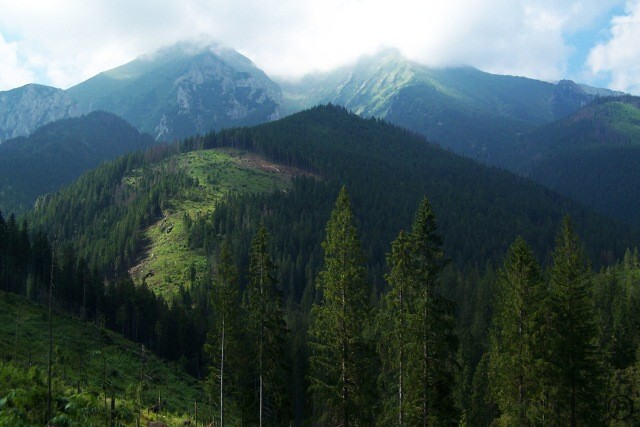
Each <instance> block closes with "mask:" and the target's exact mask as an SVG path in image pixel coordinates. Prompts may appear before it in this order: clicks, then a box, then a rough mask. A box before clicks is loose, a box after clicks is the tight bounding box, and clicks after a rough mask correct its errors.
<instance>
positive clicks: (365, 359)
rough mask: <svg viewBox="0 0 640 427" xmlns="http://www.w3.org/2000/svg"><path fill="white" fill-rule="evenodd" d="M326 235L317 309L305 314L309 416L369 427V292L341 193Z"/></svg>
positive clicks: (346, 198) (330, 422)
mask: <svg viewBox="0 0 640 427" xmlns="http://www.w3.org/2000/svg"><path fill="white" fill-rule="evenodd" d="M326 233H327V234H326V239H325V240H324V242H323V243H322V247H323V249H324V253H325V258H324V260H325V267H324V269H323V270H322V271H321V272H320V274H319V276H318V291H319V292H320V297H319V303H318V304H314V305H313V307H312V309H311V326H310V336H311V343H310V345H311V349H312V356H311V358H310V370H311V374H310V378H309V380H310V383H311V385H310V391H311V392H312V394H313V399H314V405H315V408H314V411H315V413H316V415H315V416H316V418H317V419H318V421H319V422H320V423H322V424H324V425H335V426H344V427H347V426H349V425H352V426H353V425H370V424H371V422H372V419H371V414H370V413H371V409H372V403H371V397H372V394H373V391H374V390H373V387H372V386H371V385H370V378H371V376H372V375H370V372H368V364H369V362H370V360H371V344H370V340H368V339H367V337H365V333H366V329H367V327H368V325H369V320H370V316H371V310H370V308H369V304H368V297H369V287H368V286H367V283H366V281H365V278H364V256H363V254H362V249H361V247H360V241H359V240H358V236H357V231H356V227H355V225H354V220H353V214H352V212H351V204H350V201H349V196H348V195H347V190H346V188H345V187H343V188H342V189H341V190H340V193H339V195H338V199H337V202H336V205H335V208H334V209H333V212H332V213H331V218H330V219H329V222H328V224H327V229H326Z"/></svg>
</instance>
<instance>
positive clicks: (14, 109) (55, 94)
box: [0, 84, 81, 142]
mask: <svg viewBox="0 0 640 427" xmlns="http://www.w3.org/2000/svg"><path fill="white" fill-rule="evenodd" d="M80 114H81V111H80V109H79V108H78V107H77V103H76V102H75V101H74V100H73V99H72V98H71V97H70V96H69V95H68V94H67V93H66V92H65V91H63V90H62V89H56V88H53V87H49V86H42V85H35V84H30V85H26V86H22V87H20V88H17V89H12V90H9V91H6V92H0V142H3V141H6V140H8V139H11V138H15V137H18V136H27V135H29V134H30V133H31V132H32V131H34V130H35V129H37V128H38V127H40V126H42V125H45V124H47V123H50V122H53V121H55V120H59V119H64V118H68V117H75V116H78V115H80Z"/></svg>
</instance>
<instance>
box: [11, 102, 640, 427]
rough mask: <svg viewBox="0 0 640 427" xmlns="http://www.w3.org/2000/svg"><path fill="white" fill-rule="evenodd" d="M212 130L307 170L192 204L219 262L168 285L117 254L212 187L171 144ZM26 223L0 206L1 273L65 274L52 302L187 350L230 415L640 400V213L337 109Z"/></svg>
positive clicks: (168, 353) (599, 415) (245, 136)
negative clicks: (635, 225) (171, 288)
mask: <svg viewBox="0 0 640 427" xmlns="http://www.w3.org/2000/svg"><path fill="white" fill-rule="evenodd" d="M213 147H235V148H239V149H243V150H249V151H252V152H256V153H258V154H260V155H261V156H263V157H264V158H267V159H270V160H272V161H274V162H277V163H279V164H282V165H287V166H295V167H297V168H299V169H301V170H305V171H307V172H308V173H309V174H312V176H307V177H304V176H300V177H298V178H295V179H294V180H293V181H292V183H291V187H289V188H287V189H284V190H282V189H280V190H277V191H275V192H267V193H262V194H244V195H243V194H241V195H233V194H230V195H229V196H228V197H227V198H226V201H223V202H222V203H220V204H218V205H217V206H216V207H215V209H214V210H213V212H212V213H210V214H207V215H202V216H197V217H195V218H187V217H185V226H186V227H187V229H188V232H189V236H190V239H189V242H190V243H189V245H190V247H191V248H192V249H193V250H198V251H203V253H205V254H206V257H207V260H208V263H207V266H206V267H205V268H196V269H192V270H191V271H189V266H185V267H184V268H185V269H186V270H187V272H188V274H185V275H184V276H183V277H184V278H185V279H184V280H183V282H182V283H181V286H180V287H179V290H178V292H177V293H176V294H175V295H174V296H173V297H171V298H169V299H168V300H167V299H164V298H161V297H159V296H157V295H156V294H154V291H153V289H149V288H148V287H147V286H146V284H144V282H143V283H134V282H133V281H132V280H131V279H130V278H129V277H128V276H127V275H126V274H124V276H121V275H120V273H125V272H126V268H127V267H130V266H131V264H132V263H133V262H135V261H136V260H135V256H136V253H137V248H139V245H140V244H141V238H142V237H141V236H142V235H141V233H140V231H141V230H142V229H143V228H144V227H145V226H147V225H148V224H150V223H153V222H154V221H158V219H159V218H161V216H162V212H163V210H165V209H166V208H167V203H169V200H170V198H171V197H172V195H173V196H175V195H176V194H177V195H180V194H187V193H188V191H185V190H187V189H189V188H192V187H194V188H197V186H198V185H199V183H198V182H196V181H194V180H193V179H192V178H190V177H189V176H188V175H187V174H185V173H184V171H181V170H180V169H179V168H175V167H172V164H173V163H172V161H171V159H172V156H174V155H175V154H177V153H179V152H185V151H191V150H199V149H208V148H213ZM158 165H160V167H159V166H158ZM176 178H177V179H176ZM131 184H134V185H131ZM343 186H345V187H343ZM425 196H428V199H427V198H425ZM336 198H337V202H335V201H336ZM334 202H335V204H334ZM128 207H129V209H128ZM85 208H87V209H88V211H85ZM566 213H569V214H570V216H571V218H572V219H571V220H569V219H568V218H565V219H564V220H563V218H564V217H565V214H566ZM62 218H64V222H63V221H61V219H62ZM28 221H29V222H26V221H24V222H21V220H16V219H15V218H14V217H12V216H9V217H8V218H7V219H4V218H3V220H2V221H1V222H0V232H2V233H3V238H2V239H1V240H0V242H7V243H4V244H3V246H2V247H0V249H2V252H1V254H2V258H1V260H2V264H0V268H2V275H0V277H2V278H3V282H2V289H3V290H8V291H11V292H14V293H19V294H22V295H25V296H26V297H27V298H31V299H33V300H36V301H40V302H43V300H44V299H45V298H44V295H45V294H46V291H45V289H46V286H47V283H48V282H49V281H50V280H51V278H52V274H53V279H54V282H55V283H57V285H56V296H57V300H56V307H57V309H60V310H65V311H67V312H70V313H73V314H74V315H76V316H78V317H80V318H81V319H85V320H88V321H94V322H102V323H103V324H104V325H105V326H107V327H109V328H112V329H114V330H116V331H118V332H120V333H122V334H123V335H125V336H127V337H129V338H131V339H133V340H135V341H137V342H140V343H144V344H145V345H147V346H148V347H149V348H151V349H152V350H153V351H155V352H157V354H159V355H160V356H162V357H165V358H167V359H173V360H178V361H179V362H180V363H181V364H182V365H183V366H184V367H185V368H187V369H188V370H189V371H190V372H191V373H192V374H193V375H195V376H196V377H198V378H200V379H202V380H203V381H204V384H205V388H206V390H207V391H206V396H208V397H207V399H209V401H211V402H212V405H213V407H214V408H215V409H214V412H215V416H214V417H215V419H216V420H218V422H219V423H220V422H221V423H223V424H224V425H233V424H236V423H240V422H242V423H246V424H262V425H282V424H288V423H289V422H293V423H294V424H298V425H303V424H305V423H313V422H316V423H319V424H320V425H348V424H351V425H374V424H379V425H416V424H423V425H451V424H455V423H458V422H460V421H461V422H463V423H466V424H467V425H488V424H489V423H490V422H491V421H492V420H497V421H496V422H497V423H498V424H500V425H513V424H514V423H520V424H522V423H524V424H528V423H531V424H539V423H545V422H547V421H549V422H552V423H556V424H561V425H564V424H572V423H574V425H582V424H585V423H593V424H610V423H611V422H612V418H611V414H610V411H609V410H608V403H609V401H610V400H611V399H612V398H613V397H614V396H616V395H623V396H625V397H628V398H629V399H631V400H632V401H634V402H635V404H636V405H637V404H638V380H639V370H640V361H639V356H640V354H639V353H638V348H639V340H640V336H639V335H638V331H640V324H639V321H640V319H638V317H637V316H636V315H635V314H634V313H635V311H637V310H635V309H634V307H636V306H637V304H638V303H639V302H640V286H639V285H640V279H638V277H640V273H639V271H640V266H639V261H638V255H637V252H634V251H633V249H628V248H633V247H634V246H636V245H637V242H638V238H637V233H636V231H634V230H633V229H630V228H628V227H626V226H623V225H621V224H619V223H616V222H614V221H609V220H607V219H604V218H602V217H600V216H598V215H596V214H594V213H592V212H589V211H588V210H585V209H584V208H581V207H580V206H579V205H577V204H575V203H572V202H570V201H568V200H566V199H563V198H562V197H560V196H557V195H555V194H554V193H551V192H549V191H547V190H544V189H542V188H541V187H538V186H535V185H533V184H531V183H529V182H527V181H526V180H524V179H520V178H516V177H514V176H513V175H511V174H509V173H507V172H503V171H500V170H495V169H488V168H484V167H481V166H478V165H475V164H474V163H473V162H471V161H468V160H465V159H462V158H459V157H457V156H454V155H451V154H450V153H447V152H446V151H443V150H441V149H439V148H438V147H435V146H433V145H430V144H429V143H428V142H426V141H425V140H424V139H423V138H422V137H419V136H416V135H414V134H411V133H409V132H407V131H405V130H402V129H400V128H397V127H394V126H391V125H389V124H386V123H384V122H381V121H379V120H373V119H371V120H364V119H360V118H358V117H356V116H354V115H352V114H349V113H347V112H346V111H345V110H344V109H342V108H339V107H333V106H327V107H317V108H314V109H312V110H309V111H306V112H303V113H300V114H297V115H294V116H292V117H289V118H287V119H285V120H282V121H278V122H274V123H270V124H266V125H261V126H258V127H254V128H242V129H231V130H226V131H221V132H218V133H212V134H209V135H205V136H203V137H194V138H189V139H187V140H185V141H183V143H182V144H181V145H180V146H173V147H167V148H155V149H153V150H150V151H147V152H146V153H144V154H131V155H128V156H125V157H123V158H120V159H119V160H117V161H116V162H113V163H109V164H106V165H103V166H101V168H99V169H97V170H96V171H94V172H91V173H89V174H87V175H85V176H84V177H83V178H82V179H81V180H80V181H79V182H78V183H77V184H75V185H74V186H72V187H68V188H67V189H65V190H63V191H62V192H61V193H59V194H58V195H54V196H53V197H51V198H50V199H49V200H48V201H47V202H46V203H44V204H43V206H42V209H41V210H38V211H36V212H34V213H33V214H32V216H30V217H29V220H28ZM29 224H33V225H31V226H30V225H29ZM99 224H104V225H103V226H100V225H99ZM324 224H326V228H325V227H324ZM34 230H35V232H34ZM91 230H93V231H91ZM401 230H405V231H401ZM88 231H91V232H92V233H98V232H99V233H101V234H96V235H91V234H86V233H87V232H88ZM45 232H46V233H47V234H48V237H47V235H45ZM98 235H100V236H101V237H99V238H96V236H98ZM112 235H113V236H121V238H120V239H113V238H110V236H112ZM519 235H521V236H522V237H523V239H517V236H519ZM578 236H580V238H578ZM323 241H324V243H321V242H323ZM582 241H584V244H583V243H581V242H582ZM514 242H515V243H514ZM52 247H53V250H52ZM510 247H511V248H510ZM98 248H100V253H102V254H103V255H102V256H96V252H98V250H97V249H98ZM553 248H555V249H553ZM625 250H626V252H625ZM105 251H106V252H105ZM54 253H55V255H54ZM105 253H106V254H108V255H104V254H105ZM505 254H506V259H505ZM115 260H118V263H119V264H118V267H117V268H114V266H115ZM617 260H621V261H617ZM51 265H53V270H51V267H50V266H51ZM51 271H53V273H51ZM523 272H524V273H523ZM105 277H106V278H107V279H108V280H107V282H105ZM523 277H524V279H523ZM14 278H17V280H16V279H14ZM526 292H529V293H528V294H525V293H526ZM568 301H571V303H568ZM516 302H517V303H518V304H520V306H519V307H520V309H519V310H514V309H513V304H514V303H516ZM523 313H525V314H526V316H527V317H526V318H525V317H522V316H524V315H525V314H523ZM518 316H520V317H518ZM354 319H357V320H354ZM519 321H520V322H522V324H523V325H524V324H526V333H522V332H521V330H516V331H515V332H514V330H513V328H512V326H513V325H517V324H518V322H519ZM354 324H355V325H357V328H353V326H354ZM341 325H342V326H341ZM568 325H571V326H572V327H570V328H569V327H567V326H568ZM325 331H334V332H331V333H328V334H327V333H325ZM514 334H515V335H514ZM537 348H543V349H544V351H543V352H537V351H532V350H531V349H537ZM527 349H528V350H527ZM574 350H575V351H574ZM567 352H568V353H567ZM223 361H224V362H223ZM338 361H340V363H338ZM531 366H533V367H534V368H531ZM519 371H520V372H527V373H528V374H527V375H529V376H528V377H526V378H525V377H524V376H518V375H516V374H515V372H519ZM5 405H6V404H5ZM2 410H3V409H2V408H0V411H2ZM0 414H3V412H0ZM25 414H26V415H25V417H27V418H28V417H29V414H28V413H26V412H25ZM616 416H617V415H616ZM515 420H519V421H515ZM631 420H633V419H631ZM209 421H211V420H209Z"/></svg>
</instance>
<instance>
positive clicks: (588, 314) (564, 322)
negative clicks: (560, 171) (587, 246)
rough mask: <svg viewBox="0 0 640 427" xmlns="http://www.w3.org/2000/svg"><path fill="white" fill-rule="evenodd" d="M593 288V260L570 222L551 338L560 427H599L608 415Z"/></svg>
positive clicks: (556, 271) (555, 271) (561, 252)
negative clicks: (585, 426) (593, 426)
mask: <svg viewBox="0 0 640 427" xmlns="http://www.w3.org/2000/svg"><path fill="white" fill-rule="evenodd" d="M591 286H592V283H591V273H590V269H589V265H588V260H587V258H586V256H585V255H584V252H583V249H582V245H581V243H580V241H579V239H578V237H577V236H576V235H575V234H574V232H573V228H572V225H571V221H570V220H569V218H568V217H566V218H565V219H564V221H563V224H562V229H561V231H560V234H559V235H558V238H557V242H556V248H555V250H554V253H553V266H552V267H551V274H550V307H549V308H550V318H549V324H550V328H549V331H548V333H547V336H548V337H549V338H548V339H549V342H550V345H549V362H550V365H551V369H550V371H549V372H548V375H550V378H549V379H548V382H549V383H553V384H554V385H555V386H554V389H553V391H552V393H551V403H552V405H551V406H552V407H551V409H552V411H553V412H552V415H551V416H552V417H553V418H554V419H555V422H556V423H559V424H564V425H571V426H576V425H578V424H589V423H594V422H596V420H601V419H602V415H603V412H602V411H603V408H602V396H601V393H602V391H603V388H604V387H603V386H604V384H603V375H604V367H603V361H602V358H603V354H602V351H601V349H600V347H599V345H598V328H597V323H596V312H595V307H594V303H593V297H592V289H591Z"/></svg>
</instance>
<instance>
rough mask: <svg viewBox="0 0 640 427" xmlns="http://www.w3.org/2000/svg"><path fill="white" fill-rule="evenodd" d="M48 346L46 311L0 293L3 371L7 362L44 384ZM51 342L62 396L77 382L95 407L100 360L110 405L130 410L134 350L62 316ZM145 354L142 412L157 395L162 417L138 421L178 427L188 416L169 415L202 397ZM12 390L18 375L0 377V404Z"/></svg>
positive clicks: (136, 374)
mask: <svg viewBox="0 0 640 427" xmlns="http://www.w3.org/2000/svg"><path fill="white" fill-rule="evenodd" d="M16 325H17V328H16ZM16 330H17V335H16ZM48 341H49V340H48V326H47V312H46V310H45V309H44V308H43V307H41V306H38V305H35V304H32V303H30V302H28V301H26V300H25V299H23V298H21V297H18V296H16V295H13V294H7V293H3V292H0V363H1V364H2V366H3V367H7V366H8V362H7V361H9V360H10V361H11V365H12V366H13V367H16V368H18V369H19V370H22V371H25V370H26V369H27V368H28V367H29V366H38V367H39V368H40V370H41V375H42V376H43V378H44V381H45V382H46V372H47V371H46V369H47V359H48V356H47V355H48ZM53 342H54V347H55V348H56V351H55V352H54V354H57V355H58V358H56V359H54V362H55V364H54V368H53V373H54V376H55V377H56V378H57V380H58V381H57V382H58V384H59V386H58V389H60V387H63V388H66V390H67V391H66V392H65V395H69V394H71V393H72V392H71V391H70V390H75V388H76V387H77V384H78V381H80V385H81V387H82V389H83V391H88V392H89V393H91V394H95V395H98V401H99V402H101V401H102V396H103V395H102V393H101V390H102V388H101V381H102V373H103V368H104V362H105V359H106V361H107V366H108V367H107V372H108V376H109V378H110V379H111V382H112V384H113V385H114V387H115V395H116V402H120V403H118V406H121V405H122V406H129V407H130V408H132V407H133V403H132V402H131V400H130V398H128V397H129V396H130V392H131V389H132V388H133V387H136V386H138V384H139V379H140V367H141V364H140V356H139V353H140V346H139V345H137V344H134V343H132V342H130V341H127V340H125V339H124V338H122V337H121V336H119V335H118V334H115V333H113V332H111V331H108V330H105V329H103V328H99V327H98V326H96V325H94V324H89V323H83V322H80V321H79V320H77V319H75V318H72V317H69V316H62V315H55V316H54V321H53ZM16 343H17V345H16ZM98 352H99V353H98ZM146 354H147V355H148V356H149V357H148V361H147V363H146V367H145V370H144V372H145V375H147V379H148V381H149V384H151V385H150V386H148V387H147V388H146V391H145V393H144V397H143V400H142V402H143V407H144V408H148V407H150V406H151V405H152V404H153V403H154V402H156V401H157V399H158V395H160V396H161V397H162V400H163V405H164V409H165V411H167V412H166V413H165V414H164V415H162V416H157V415H155V414H150V413H148V412H147V411H143V417H144V418H146V419H151V418H153V419H161V420H164V421H165V422H168V423H169V424H170V425H181V424H182V419H186V417H187V416H188V415H175V414H188V413H189V411H190V410H191V409H192V407H193V403H194V401H195V400H196V399H200V400H201V399H202V398H203V396H204V393H203V392H202V389H201V387H200V385H199V384H198V383H197V381H196V380H195V379H194V378H193V377H191V376H189V375H187V374H185V373H183V371H182V369H181V368H179V367H178V366H175V365H173V364H171V365H170V364H167V363H165V362H162V361H161V360H160V359H158V358H157V357H155V356H153V355H152V354H151V353H149V352H147V353H146ZM54 357H55V356H54ZM61 360H62V361H61ZM14 388H20V375H15V374H14V375H9V376H0V398H2V397H4V396H5V395H6V394H7V393H8V392H9V391H10V390H11V389H14ZM127 395H128V396H127ZM58 396H59V394H58ZM100 406H102V404H100ZM172 414H174V415H172Z"/></svg>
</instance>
